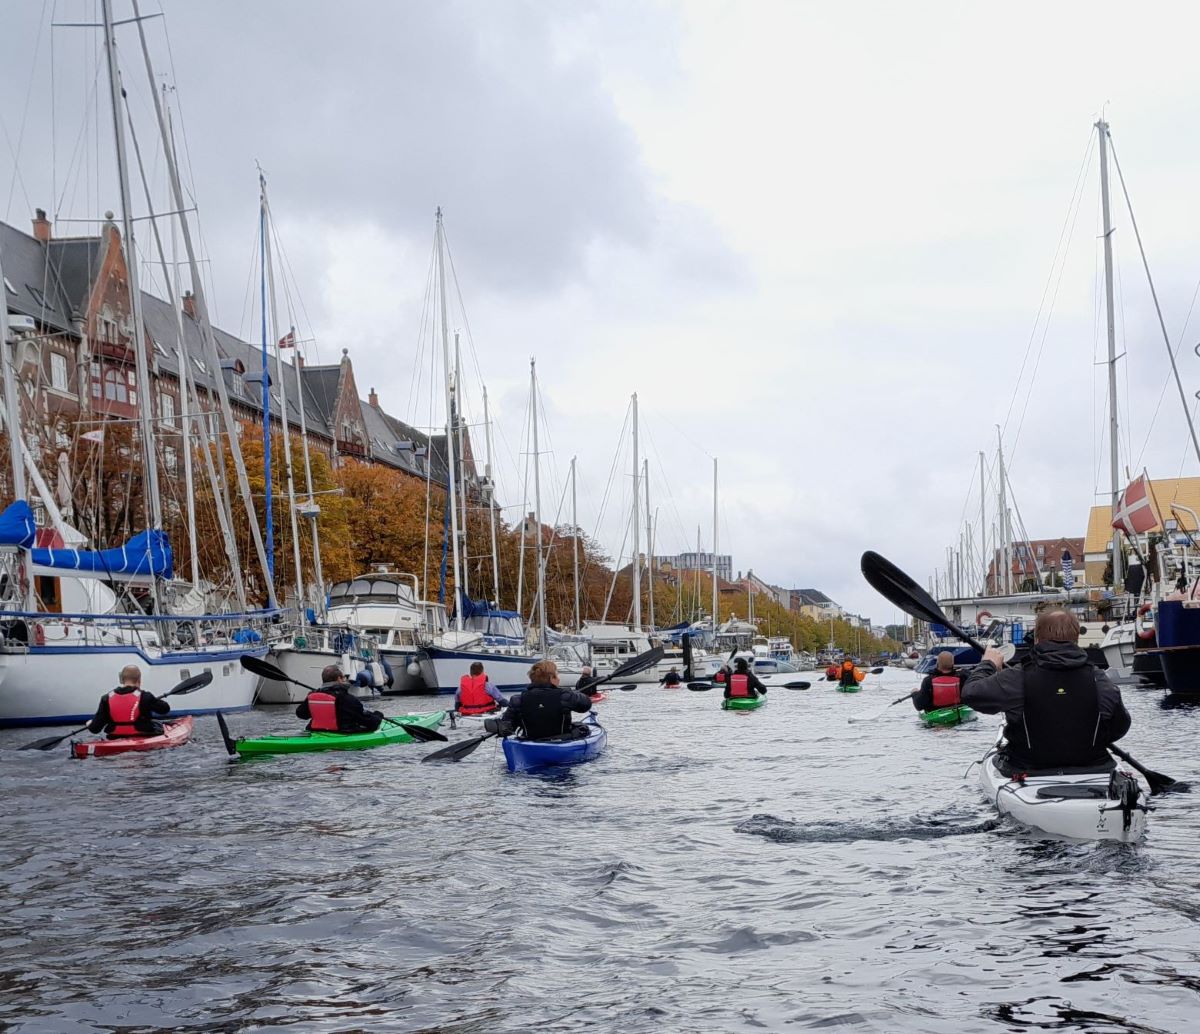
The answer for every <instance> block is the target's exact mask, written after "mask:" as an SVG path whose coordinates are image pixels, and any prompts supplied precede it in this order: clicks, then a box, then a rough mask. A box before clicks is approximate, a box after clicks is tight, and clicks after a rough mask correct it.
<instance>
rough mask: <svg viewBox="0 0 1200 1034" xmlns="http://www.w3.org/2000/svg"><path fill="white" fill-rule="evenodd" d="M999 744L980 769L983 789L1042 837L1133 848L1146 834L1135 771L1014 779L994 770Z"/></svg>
mask: <svg viewBox="0 0 1200 1034" xmlns="http://www.w3.org/2000/svg"><path fill="white" fill-rule="evenodd" d="M999 746H1000V741H999V740H998V741H997V743H996V746H995V747H993V748H992V749H991V750H989V751H988V752H987V754H986V755H985V756H984V758H983V760H982V761H981V762H980V765H979V785H980V787H981V788H982V789H983V792H984V793H985V794H987V797H988V800H990V801H991V802H992V803H993V804H994V805H995V806H996V809H997V810H998V811H999V812H1000V814H1001V815H1011V816H1012V817H1013V818H1014V819H1016V820H1017V821H1018V822H1020V823H1023V824H1024V825H1026V826H1032V827H1033V828H1034V829H1039V830H1041V831H1042V832H1044V833H1052V834H1054V835H1056V836H1064V837H1071V838H1073V839H1076V840H1117V841H1120V842H1121V843H1125V844H1132V843H1134V842H1135V841H1137V840H1140V839H1141V838H1142V836H1144V835H1145V832H1146V816H1147V812H1148V811H1149V804H1148V797H1147V794H1146V790H1145V789H1144V788H1143V786H1142V785H1141V783H1140V782H1139V781H1138V778H1137V776H1136V775H1135V774H1134V773H1132V772H1126V771H1123V770H1121V769H1117V770H1114V771H1110V772H1090V773H1084V774H1080V775H1038V776H1029V775H1027V776H1025V777H1024V778H1022V779H1010V778H1009V777H1008V776H1006V775H1003V774H1001V772H1000V770H999V769H998V768H997V767H996V751H997V749H998V748H999Z"/></svg>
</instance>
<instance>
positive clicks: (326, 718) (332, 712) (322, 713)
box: [308, 690, 341, 732]
mask: <svg viewBox="0 0 1200 1034" xmlns="http://www.w3.org/2000/svg"><path fill="white" fill-rule="evenodd" d="M308 713H309V714H310V715H312V721H310V722H309V723H308V727H309V728H310V729H311V730H312V731H313V732H340V731H341V730H339V729H338V723H337V698H336V697H335V696H334V695H333V694H332V693H326V692H323V691H322V690H315V691H314V692H312V693H309V694H308Z"/></svg>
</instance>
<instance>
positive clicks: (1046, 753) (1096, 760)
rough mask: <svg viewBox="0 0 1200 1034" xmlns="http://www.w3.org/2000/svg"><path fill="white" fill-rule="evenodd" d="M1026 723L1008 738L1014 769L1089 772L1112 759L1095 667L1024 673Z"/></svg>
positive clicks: (1035, 667)
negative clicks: (1104, 733)
mask: <svg viewBox="0 0 1200 1034" xmlns="http://www.w3.org/2000/svg"><path fill="white" fill-rule="evenodd" d="M1024 675H1025V678H1024V689H1025V704H1024V708H1023V711H1024V718H1023V721H1022V722H1021V724H1020V725H1019V726H1017V727H1015V728H1014V727H1013V724H1012V723H1009V724H1008V726H1007V727H1006V731H1005V735H1006V737H1007V739H1008V742H1009V748H1008V754H1009V759H1010V763H1012V764H1013V765H1026V766H1028V767H1029V768H1031V769H1034V770H1039V769H1059V768H1087V767H1089V766H1093V765H1104V764H1106V763H1108V762H1109V761H1110V758H1109V756H1108V752H1107V751H1106V750H1105V749H1104V748H1105V744H1104V742H1103V738H1102V737H1101V735H1100V691H1099V690H1098V689H1097V688H1096V676H1095V671H1094V669H1093V668H1092V666H1091V665H1090V664H1087V665H1084V666H1082V667H1079V668H1066V669H1063V668H1043V667H1040V666H1038V665H1037V664H1036V663H1034V664H1030V665H1029V666H1028V667H1026V668H1025V671H1024Z"/></svg>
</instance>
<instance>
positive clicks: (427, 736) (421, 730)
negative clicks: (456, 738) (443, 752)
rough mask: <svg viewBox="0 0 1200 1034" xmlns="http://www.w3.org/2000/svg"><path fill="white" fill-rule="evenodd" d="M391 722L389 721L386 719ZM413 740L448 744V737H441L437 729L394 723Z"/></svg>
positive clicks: (406, 723)
mask: <svg viewBox="0 0 1200 1034" xmlns="http://www.w3.org/2000/svg"><path fill="white" fill-rule="evenodd" d="M388 720H389V721H391V719H388ZM394 724H396V725H398V726H400V728H401V729H403V730H404V731H405V732H406V733H408V734H409V736H411V737H412V738H413V739H414V740H418V741H419V742H421V743H449V742H450V737H448V736H443V735H442V734H441V733H440V732H438V731H437V729H426V728H425V726H423V725H410V724H409V723H408V722H395V723H394Z"/></svg>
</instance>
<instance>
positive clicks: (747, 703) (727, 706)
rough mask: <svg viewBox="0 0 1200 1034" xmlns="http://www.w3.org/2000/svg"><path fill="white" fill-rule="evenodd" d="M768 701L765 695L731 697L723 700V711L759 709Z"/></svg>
mask: <svg viewBox="0 0 1200 1034" xmlns="http://www.w3.org/2000/svg"><path fill="white" fill-rule="evenodd" d="M766 702H767V698H766V697H765V696H760V697H729V698H728V699H727V700H722V701H721V710H722V711H757V710H758V709H759V708H760V707H762V706H763V705H764V704H765V703H766Z"/></svg>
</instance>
